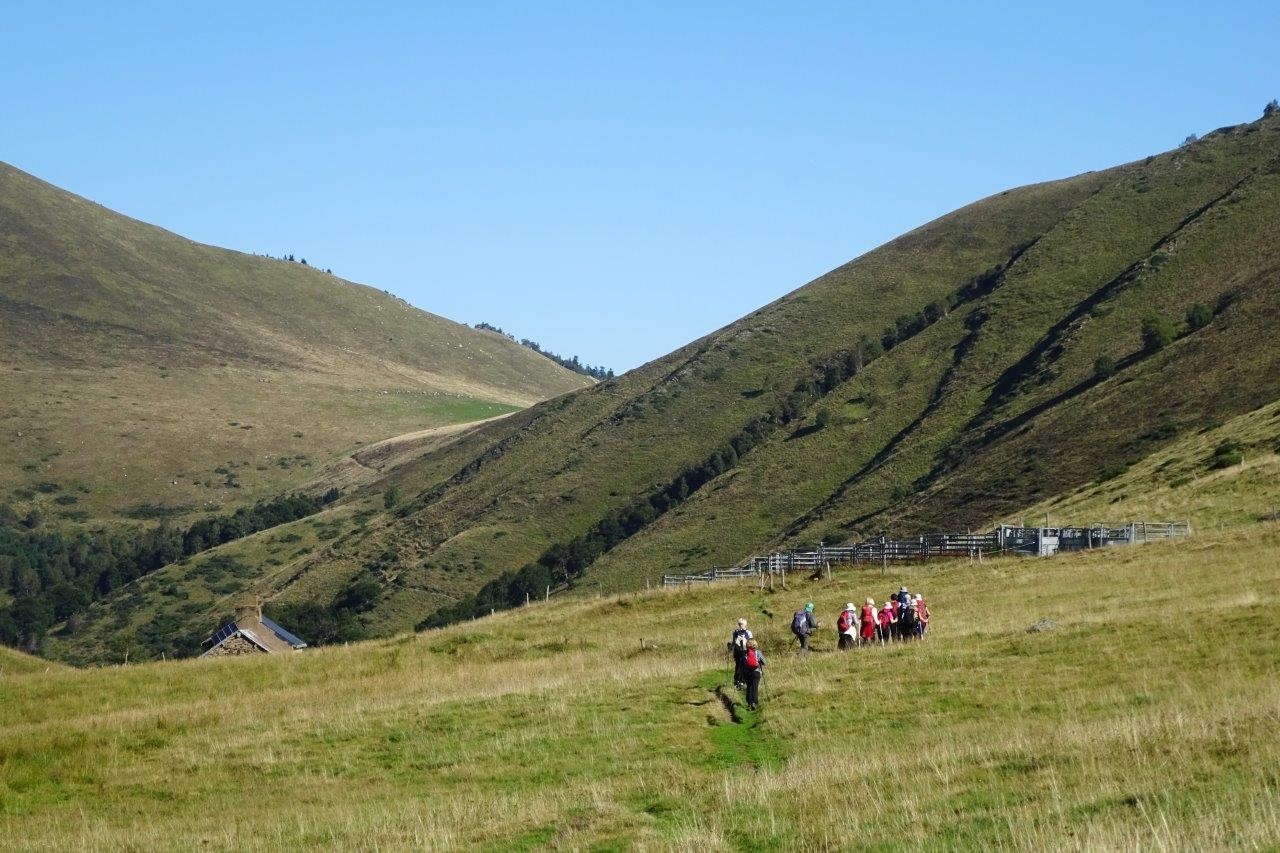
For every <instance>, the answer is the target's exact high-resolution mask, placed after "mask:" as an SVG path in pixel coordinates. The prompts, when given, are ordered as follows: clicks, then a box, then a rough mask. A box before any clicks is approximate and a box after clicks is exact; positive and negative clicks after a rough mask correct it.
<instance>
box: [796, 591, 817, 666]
mask: <svg viewBox="0 0 1280 853" xmlns="http://www.w3.org/2000/svg"><path fill="white" fill-rule="evenodd" d="M816 630H818V620H817V619H815V618H814V615H813V602H812V601H810V602H809V603H808V604H806V605H805V606H804V610H797V611H796V612H795V615H794V616H792V617H791V633H793V634H795V635H796V639H797V640H799V641H800V656H801V657H807V656H808V655H809V635H811V634H812V633H813V632H814V631H816Z"/></svg>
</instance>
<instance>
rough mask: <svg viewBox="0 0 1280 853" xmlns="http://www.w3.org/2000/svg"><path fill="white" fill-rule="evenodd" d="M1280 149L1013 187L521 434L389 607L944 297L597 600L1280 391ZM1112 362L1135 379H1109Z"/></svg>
mask: <svg viewBox="0 0 1280 853" xmlns="http://www.w3.org/2000/svg"><path fill="white" fill-rule="evenodd" d="M1278 158H1280V121H1278V120H1276V119H1270V120H1267V121H1260V122H1255V123H1253V124H1250V125H1243V126H1240V127H1237V128H1231V129H1225V130H1223V131H1220V132H1218V133H1215V134H1212V135H1210V136H1209V137H1208V138H1206V139H1204V140H1202V141H1200V142H1198V143H1196V144H1194V145H1190V146H1187V147H1184V148H1180V149H1178V150H1176V151H1173V152H1170V153H1168V154H1164V155H1160V156H1157V157H1152V158H1148V159H1147V160H1146V161H1143V162H1139V163H1134V164H1130V165H1127V166H1123V167H1120V168H1118V169H1113V170H1110V171H1107V172H1101V173H1093V174H1088V175H1083V176H1080V177H1078V178H1073V179H1071V180H1068V181H1062V182H1058V183H1053V184H1047V185H1042V186H1036V187H1029V188H1024V189H1021V190H1014V191H1010V192H1008V193H1003V194H1001V195H999V196H996V197H993V198H991V199H987V200H985V201H983V202H979V203H978V204H975V205H972V206H970V207H968V208H965V209H963V210H961V211H958V212H957V213H955V214H952V215H950V216H948V217H944V218H943V219H941V220H938V221H937V222H935V223H931V224H930V225H927V226H925V227H923V228H921V229H918V230H917V231H914V232H912V233H911V234H908V235H906V236H904V237H903V238H900V239H899V240H896V241H894V242H892V243H890V244H888V245H886V246H885V247H883V248H881V249H878V250H876V251H874V252H872V253H870V254H868V255H866V256H864V257H862V258H860V259H858V260H857V261H854V262H853V263H851V264H849V265H847V266H845V267H842V268H841V269H839V270H836V271H834V272H832V273H830V274H828V275H827V276H824V277H823V278H821V279H819V280H817V281H815V282H814V283H812V284H810V285H808V286H806V287H804V288H801V289H800V290H798V291H796V292H795V293H793V294H790V295H789V296H787V297H784V298H783V299H781V300H779V301H778V302H776V303H774V304H772V305H770V306H767V307H766V308H763V309H761V310H760V311H758V312H756V313H754V314H752V315H750V316H748V317H746V318H744V319H743V320H741V321H739V322H738V323H735V324H733V325H732V326H729V327H727V328H726V329H723V330H721V331H719V332H716V333H715V334H713V335H711V336H709V337H707V338H706V339H703V340H702V341H699V342H697V343H695V344H692V345H690V346H689V347H687V348H686V349H684V350H682V351H680V352H678V353H675V354H673V355H672V356H669V357H668V358H665V359H662V360H661V361H659V362H655V363H654V364H651V365H648V366H646V367H645V368H643V369H642V370H640V371H635V372H633V373H632V374H629V375H628V376H627V377H624V378H623V380H621V381H618V382H614V383H605V384H604V385H602V386H601V387H599V388H595V389H591V390H590V391H588V392H585V393H582V394H578V395H575V396H574V397H571V398H568V399H566V400H564V401H560V402H557V403H555V404H548V405H544V406H542V407H538V408H535V409H533V410H531V411H529V412H527V413H523V414H522V415H521V416H519V418H518V419H513V420H512V421H511V422H509V423H504V424H502V425H501V426H499V427H495V428H494V429H493V430H492V431H491V434H492V436H493V438H494V439H495V440H496V441H497V442H498V443H496V444H494V445H493V446H492V447H493V449H492V450H491V451H490V456H489V457H488V458H485V457H480V458H481V459H482V461H483V463H484V464H482V465H481V466H480V467H479V468H478V470H476V471H475V473H474V474H469V475H467V476H465V477H461V478H455V480H454V481H452V482H450V483H448V484H446V485H445V486H443V487H440V488H438V489H435V490H433V491H430V492H428V493H427V494H426V496H425V497H424V498H423V500H422V501H421V502H420V503H419V504H418V505H417V506H416V507H415V509H414V511H413V512H411V513H408V514H406V517H405V518H404V519H402V520H399V521H398V522H397V523H395V524H394V525H392V526H391V527H389V528H388V530H387V531H386V533H385V534H384V535H382V536H375V537H371V540H372V541H371V543H370V547H371V548H378V549H382V551H384V552H385V551H387V550H391V551H394V552H395V553H396V554H397V556H398V562H397V564H396V565H397V566H398V567H400V568H399V570H398V571H395V572H394V576H395V579H396V583H395V585H393V587H392V588H391V593H392V594H391V596H390V600H389V601H388V602H387V603H386V604H385V605H383V606H384V607H385V608H387V612H388V615H389V617H392V618H393V621H395V622H396V623H397V624H399V625H403V624H404V623H403V622H399V621H398V620H399V619H400V618H402V617H401V613H402V612H403V613H404V615H406V616H407V614H408V613H409V612H419V613H420V612H421V611H422V610H423V609H424V608H430V606H431V605H432V604H434V603H435V602H437V601H443V600H446V599H445V597H446V596H447V595H449V594H456V592H458V591H459V590H460V588H461V587H464V586H465V585H466V584H470V585H473V586H474V585H475V584H476V582H477V581H478V580H480V579H484V578H487V577H491V576H492V575H493V574H494V573H496V572H498V571H503V570H513V569H516V568H519V567H520V565H522V564H523V563H524V562H525V561H527V560H530V559H532V558H535V557H537V556H538V554H539V553H541V552H542V550H543V549H544V548H545V547H547V546H549V545H552V544H554V543H556V542H562V543H563V542H566V541H567V540H569V539H571V538H572V536H573V535H577V534H581V533H584V532H586V531H588V530H590V529H591V527H592V525H594V524H596V523H597V522H598V521H599V520H600V519H601V518H602V517H603V516H604V515H605V513H607V512H608V511H609V510H611V509H615V508H618V507H622V506H625V505H627V504H628V502H629V501H631V500H633V498H634V496H635V495H637V494H643V493H644V492H645V491H646V490H648V489H650V488H652V487H654V486H655V485H658V484H662V483H665V482H667V481H669V480H670V479H671V478H673V477H675V476H677V475H678V474H680V472H681V471H683V470H686V469H688V468H691V467H694V466H697V465H699V464H701V463H702V462H703V461H704V460H705V459H706V458H707V457H708V455H709V454H712V453H714V452H715V451H716V449H717V448H719V447H722V446H723V445H724V444H725V442H727V441H728V440H730V439H731V437H732V436H734V435H735V434H736V433H738V432H739V431H741V430H742V429H743V427H744V426H745V425H747V424H748V423H749V422H750V421H751V420H752V419H753V418H755V417H758V416H759V415H760V414H761V413H763V412H766V411H771V410H772V411H773V412H775V413H776V412H777V411H778V410H779V409H780V407H782V406H784V404H785V402H786V400H787V398H788V397H789V395H791V394H792V392H793V390H794V389H795V388H796V386H797V384H800V383H803V382H804V381H805V380H816V381H817V382H819V383H821V382H822V378H823V373H824V371H823V369H822V366H823V365H826V364H831V363H833V362H836V361H837V360H838V359H839V358H840V356H841V354H842V353H843V352H846V351H848V350H849V349H850V348H854V347H856V346H857V343H858V341H859V339H860V338H861V336H863V335H869V336H871V337H879V336H880V334H881V332H882V330H884V329H885V327H886V326H892V325H894V323H895V320H896V319H897V318H898V317H900V316H902V315H905V314H916V313H917V312H922V311H928V308H927V306H929V304H930V303H937V302H941V303H942V305H941V307H942V308H944V309H948V310H945V311H944V312H943V313H942V314H941V316H937V317H936V319H935V320H934V321H933V322H931V323H930V324H928V325H927V326H926V327H925V328H924V329H923V330H920V331H918V332H916V333H915V334H914V335H912V336H909V337H908V338H907V339H906V340H904V341H902V342H900V343H898V344H897V345H896V346H895V347H893V348H892V349H891V350H890V351H889V352H887V353H886V354H885V355H883V356H881V357H880V358H877V359H874V360H872V361H870V362H869V363H868V364H867V365H866V366H865V367H864V368H863V369H862V370H860V371H858V372H857V374H856V375H855V376H854V377H853V378H851V379H848V380H846V381H840V382H837V383H836V384H835V385H834V387H831V388H830V389H829V390H828V389H824V388H818V389H817V393H815V394H813V395H810V396H809V397H808V398H807V399H806V400H805V401H804V403H805V404H804V405H803V406H802V411H801V413H800V414H799V416H798V417H797V418H795V419H794V420H792V421H790V422H788V423H787V424H786V425H785V426H783V427H781V428H778V429H775V430H774V431H773V432H772V433H770V434H769V435H768V436H767V438H766V439H765V440H764V441H763V442H761V443H759V444H757V445H756V446H754V447H753V448H752V449H751V450H750V451H749V452H748V453H745V454H742V455H741V458H739V459H738V460H736V462H734V464H731V465H727V466H726V470H725V471H724V472H723V473H720V474H719V475H718V476H716V477H715V478H714V479H713V480H711V482H709V483H707V484H706V485H704V486H702V488H700V489H698V490H697V491H696V492H694V494H693V495H692V496H691V497H689V498H688V499H687V500H685V501H684V502H683V503H681V504H679V505H678V506H676V507H674V508H673V509H670V510H668V511H667V512H665V513H664V514H662V515H660V516H659V517H658V518H657V519H656V520H655V521H654V522H652V523H650V524H648V525H647V526H645V527H644V528H643V529H642V530H640V532H639V533H637V534H635V535H634V536H632V537H630V538H629V539H626V540H624V541H623V542H622V544H621V545H619V546H617V547H615V548H613V549H612V550H611V551H609V552H608V553H606V554H605V555H604V556H603V557H601V558H600V559H598V560H597V561H596V562H595V563H594V564H593V565H592V566H591V568H590V570H589V571H588V573H587V575H586V578H585V583H586V585H587V586H588V588H590V587H593V586H594V585H595V584H596V583H599V584H601V585H603V586H604V587H605V588H610V587H612V588H626V587H634V586H635V585H637V584H642V583H643V582H644V579H645V578H646V577H650V578H651V577H654V576H656V575H658V574H660V573H661V572H662V571H664V570H669V569H670V568H671V567H673V566H689V567H699V566H706V565H710V564H725V563H732V562H736V561H738V560H740V559H742V558H743V557H744V556H747V555H749V554H750V553H752V552H754V551H758V550H761V549H764V548H768V547H771V546H779V545H785V544H788V543H795V542H802V541H812V542H816V541H817V540H819V539H825V540H826V541H829V542H830V541H837V540H841V539H845V538H849V537H855V536H865V535H872V534H875V533H879V532H881V531H885V532H896V533H910V532H912V531H915V530H919V529H921V528H939V527H940V528H960V529H963V528H964V527H967V526H970V525H973V526H977V525H980V524H984V523H988V522H989V521H991V520H992V519H994V518H996V517H997V516H999V515H1001V514H1004V513H1008V512H1011V511H1014V510H1018V509H1021V508H1022V507H1024V506H1026V505H1027V504H1030V503H1033V502H1035V501H1036V500H1039V499H1041V498H1042V497H1047V496H1049V495H1053V494H1057V493H1060V492H1064V491H1068V490H1071V489H1074V488H1076V487H1077V486H1079V485H1081V484H1083V483H1086V482H1090V481H1092V480H1095V479H1097V478H1098V477H1099V476H1100V475H1101V474H1102V472H1104V471H1105V470H1107V469H1109V468H1113V467H1116V466H1122V465H1124V464H1128V463H1131V462H1133V461H1136V460H1137V459H1140V458H1142V457H1143V456H1145V455H1147V454H1148V453H1150V452H1152V451H1153V450H1156V449H1158V448H1159V447H1160V446H1162V444H1164V443H1168V442H1169V441H1172V440H1174V438H1175V437H1176V436H1177V435H1179V434H1181V433H1184V432H1186V431H1188V430H1192V429H1198V428H1202V427H1205V426H1208V425H1210V424H1211V423H1212V422H1213V421H1216V420H1222V419H1226V418H1229V417H1232V416H1234V415H1237V414H1241V413H1243V412H1247V411H1250V410H1252V409H1255V408H1257V407H1258V406H1260V405H1263V404H1265V403H1267V402H1270V401H1271V400H1274V399H1276V398H1277V397H1280V370H1277V367H1280V365H1277V363H1276V362H1277V360H1278V359H1280V349H1277V348H1276V347H1274V346H1273V345H1270V344H1269V342H1270V341H1272V340H1274V336H1275V333H1276V331H1277V329H1276V326H1275V324H1276V323H1277V317H1280V314H1278V313H1277V310H1276V309H1277V307H1280V305H1278V304H1277V303H1278V302H1280V279H1278V278H1277V276H1278V274H1280V253H1278V252H1277V250H1276V246H1278V245H1280V239H1278V238H1280V233H1278V232H1277V228H1278V227H1280V216H1278V215H1277V213H1280V172H1278V171H1277V167H1278V166H1280V159H1278ZM984 274H985V275H984ZM975 277H977V280H976V281H975ZM958 293H967V294H968V295H967V296H965V297H963V298H960V299H956V298H954V296H953V298H951V299H948V296H949V295H954V294H958ZM1194 303H1202V304H1204V305H1206V306H1209V307H1211V308H1213V309H1215V310H1216V312H1217V313H1216V316H1214V317H1213V320H1212V322H1210V323H1209V324H1208V325H1207V326H1205V327H1204V328H1201V329H1199V330H1197V331H1194V332H1191V333H1189V334H1186V335H1184V336H1183V337H1181V338H1179V339H1178V340H1176V341H1175V342H1173V343H1172V344H1170V345H1169V346H1167V347H1165V348H1164V349H1163V350H1160V351H1159V352H1155V353H1151V354H1146V353H1143V352H1141V349H1142V344H1141V342H1140V339H1139V327H1140V325H1141V321H1142V319H1143V317H1144V316H1146V315H1147V314H1150V313H1160V314H1163V315H1165V316H1167V317H1168V318H1171V319H1173V320H1175V321H1178V322H1181V321H1182V317H1183V314H1184V313H1185V312H1186V310H1187V309H1188V308H1189V307H1190V306H1191V305H1192V304H1194ZM1104 355H1105V356H1110V357H1111V358H1113V359H1115V360H1116V361H1117V363H1118V368H1117V371H1116V372H1115V374H1114V375H1113V376H1111V377H1110V378H1107V379H1105V380H1101V379H1095V378H1094V372H1093V371H1094V363H1095V361H1096V360H1097V359H1098V358H1099V357H1101V356H1104ZM838 378H839V377H837V379H838ZM824 390H825V393H822V392H823V391H824ZM821 413H825V414H823V415H822V422H823V425H822V426H821V428H818V420H819V415H820V414H821ZM458 450H461V448H455V451H458ZM453 461H458V458H455V459H454V460H453ZM375 543H376V544H375ZM368 553H369V551H368V550H366V549H355V551H354V554H353V556H354V557H355V561H363V560H365V559H367V554H368ZM360 567H361V563H359V562H357V563H356V565H355V566H354V567H353V568H355V569H359V568H360ZM397 598H403V599H406V600H407V601H412V605H411V606H406V607H403V608H402V611H401V610H399V609H397V606H396V599H397Z"/></svg>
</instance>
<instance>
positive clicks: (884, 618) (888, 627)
mask: <svg viewBox="0 0 1280 853" xmlns="http://www.w3.org/2000/svg"><path fill="white" fill-rule="evenodd" d="M878 622H879V624H878V625H877V626H876V636H878V637H879V638H880V645H882V646H883V645H884V644H885V643H887V642H889V641H890V640H891V639H893V602H891V601H886V602H885V603H884V607H882V608H880V613H879V615H878Z"/></svg>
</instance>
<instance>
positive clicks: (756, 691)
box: [743, 640, 764, 711]
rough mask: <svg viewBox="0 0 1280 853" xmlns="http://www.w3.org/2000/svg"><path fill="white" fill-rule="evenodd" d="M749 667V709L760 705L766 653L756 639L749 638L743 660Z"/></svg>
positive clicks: (752, 709) (751, 709)
mask: <svg viewBox="0 0 1280 853" xmlns="http://www.w3.org/2000/svg"><path fill="white" fill-rule="evenodd" d="M743 663H745V664H746V667H747V710H748V711H754V710H755V709H756V708H759V707H760V679H761V678H763V677H764V654H763V653H761V651H760V649H759V647H758V646H756V641H755V640H747V654H746V656H745V658H744V660H743Z"/></svg>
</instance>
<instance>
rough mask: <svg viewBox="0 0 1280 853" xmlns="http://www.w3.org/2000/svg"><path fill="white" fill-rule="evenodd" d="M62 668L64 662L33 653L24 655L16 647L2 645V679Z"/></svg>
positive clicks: (0, 659) (0, 653)
mask: <svg viewBox="0 0 1280 853" xmlns="http://www.w3.org/2000/svg"><path fill="white" fill-rule="evenodd" d="M62 669H64V667H63V666H62V664H59V663H54V662H53V661H48V660H44V659H42V658H38V657H33V656H31V655H24V654H23V653H22V652H20V651H17V650H16V649H10V648H7V647H5V646H0V681H3V680H4V679H5V678H7V677H9V676H15V675H27V674H29V673H32V672H52V671H56V670H62Z"/></svg>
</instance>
